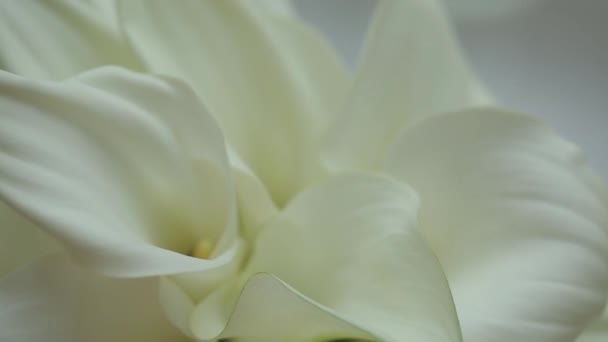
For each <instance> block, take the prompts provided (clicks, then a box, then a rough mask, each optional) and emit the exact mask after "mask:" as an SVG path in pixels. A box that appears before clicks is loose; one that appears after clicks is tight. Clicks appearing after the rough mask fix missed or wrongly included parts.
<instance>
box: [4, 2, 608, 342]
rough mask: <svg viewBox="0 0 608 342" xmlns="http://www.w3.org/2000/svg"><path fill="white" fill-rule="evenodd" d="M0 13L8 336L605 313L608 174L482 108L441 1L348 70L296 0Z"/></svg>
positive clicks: (212, 335) (436, 336)
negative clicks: (298, 12) (300, 14)
mask: <svg viewBox="0 0 608 342" xmlns="http://www.w3.org/2000/svg"><path fill="white" fill-rule="evenodd" d="M0 9H4V11H0V18H2V19H3V20H2V22H1V23H0V28H2V30H0V46H2V47H3V48H4V47H9V49H8V50H6V51H8V52H4V51H5V50H4V49H3V50H2V52H0V68H3V69H6V70H7V71H9V72H0V198H1V199H2V200H3V201H4V203H3V204H2V205H1V206H0V224H1V225H0V248H2V253H3V255H4V254H6V255H7V257H6V258H4V257H3V259H2V260H1V262H0V340H10V341H16V342H34V341H36V342H37V341H40V340H45V341H51V342H59V341H68V342H77V341H93V342H95V341H108V340H111V341H118V342H123V341H124V342H127V341H128V342H133V341H153V342H154V341H158V342H163V341H166V342H169V341H172V342H175V341H226V340H231V339H235V340H238V341H251V342H259V341H266V342H268V341H270V342H273V341H277V342H279V341H336V340H361V341H395V342H401V341H410V340H411V341H421V342H440V341H441V342H461V341H471V342H487V341H496V342H507V341H515V340H517V341H537V342H545V341H546V342H571V341H574V340H575V339H576V338H577V336H579V334H581V332H582V331H583V329H584V328H585V327H586V326H587V325H588V324H589V323H590V322H592V321H593V320H594V319H595V318H596V317H598V316H600V314H601V312H602V310H603V305H604V303H605V302H606V298H607V295H608V231H607V229H608V213H607V210H608V209H607V206H608V192H607V191H606V187H605V185H604V183H603V182H602V181H600V180H599V179H598V178H597V177H596V176H595V175H594V174H593V172H592V171H591V170H590V169H589V167H588V166H587V165H586V163H585V161H584V159H583V158H582V157H581V154H580V152H579V151H578V150H577V149H576V148H575V147H573V146H572V145H571V144H569V143H567V142H565V141H564V140H562V139H561V138H559V137H558V136H557V135H556V134H555V133H554V132H552V131H551V130H550V129H548V128H546V127H545V126H544V125H543V124H542V123H540V122H539V121H537V120H534V119H531V118H530V117H528V116H525V115H522V114H517V113H511V112H508V111H504V110H499V109H495V108H492V107H479V105H484V104H488V102H489V98H488V96H487V95H486V94H485V91H484V90H483V88H482V87H481V86H480V85H479V83H478V82H477V81H476V80H475V78H474V76H472V75H471V74H470V72H469V71H468V68H467V66H466V65H465V63H464V61H463V59H462V57H461V55H460V52H459V51H458V49H457V46H456V44H455V43H454V41H453V39H452V37H451V33H450V30H449V25H448V24H447V22H446V21H445V18H444V15H443V13H442V11H441V8H440V6H439V5H438V4H437V3H436V2H435V1H425V0H402V1H385V2H383V3H382V4H381V5H380V7H379V8H378V10H377V13H376V16H375V19H374V22H373V23H372V27H371V29H370V34H369V37H368V41H367V45H366V48H365V51H364V56H363V58H362V62H361V65H360V66H359V69H358V70H357V71H356V74H355V75H354V77H353V80H354V81H351V77H350V75H348V73H347V72H346V71H345V70H344V68H343V67H342V66H341V64H340V62H339V61H338V60H337V59H336V58H335V55H334V53H333V51H332V50H331V49H330V48H329V47H328V46H327V44H326V43H325V42H324V41H323V40H322V39H321V38H320V37H319V36H318V35H317V34H315V33H314V32H313V31H312V30H310V29H309V28H308V27H306V25H304V24H303V23H302V22H300V21H298V19H297V18H296V17H295V16H294V15H293V13H292V9H291V7H290V6H289V4H288V3H287V2H284V1H263V2H259V3H257V2H256V3H255V4H253V2H248V1H237V0H226V1H211V0H183V1H179V2H166V1H156V0H150V1H139V0H124V1H117V2H116V3H114V2H101V1H99V2H98V1H94V0H90V1H86V2H75V1H64V2H61V1H58V2H24V3H21V2H6V3H2V4H0ZM96 13H98V14H99V15H98V16H94V14H96ZM27 18H36V21H35V25H34V26H27V25H29V24H28V20H26V19H27ZM4 19H6V20H4ZM406 19H407V20H406ZM49 36H57V37H62V38H65V40H62V42H60V47H61V48H58V49H55V50H53V51H52V54H50V55H49V58H48V59H44V58H40V57H41V56H39V55H32V54H31V52H32V51H34V49H36V48H39V47H40V46H43V44H45V42H46V41H47V39H48V37H49ZM17 37H22V39H17ZM69 51H76V52H75V53H72V54H70V53H69ZM107 64H119V65H120V66H122V67H107V66H106V67H102V68H96V67H97V66H100V65H107ZM91 68H96V69H92V70H89V71H86V72H84V73H81V72H82V71H83V70H87V69H91ZM49 79H50V80H49ZM603 322H604V321H602V319H600V320H599V321H595V323H592V325H591V326H590V327H589V330H587V331H585V332H583V334H582V335H581V336H580V338H579V340H578V341H580V342H596V341H600V340H603V339H605V338H606V337H607V335H606V331H605V325H604V323H603Z"/></svg>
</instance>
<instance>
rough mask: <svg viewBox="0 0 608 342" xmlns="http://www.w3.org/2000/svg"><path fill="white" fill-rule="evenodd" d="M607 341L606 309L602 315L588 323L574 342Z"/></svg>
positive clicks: (607, 320)
mask: <svg viewBox="0 0 608 342" xmlns="http://www.w3.org/2000/svg"><path fill="white" fill-rule="evenodd" d="M605 341H608V309H606V310H604V315H602V317H600V318H599V319H598V320H596V321H594V322H593V323H591V325H589V326H588V327H587V328H586V329H585V331H583V333H582V334H581V336H580V337H579V338H578V339H577V340H576V342H605Z"/></svg>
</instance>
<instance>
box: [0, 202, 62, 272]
mask: <svg viewBox="0 0 608 342" xmlns="http://www.w3.org/2000/svg"><path fill="white" fill-rule="evenodd" d="M58 250H60V247H59V246H58V245H57V243H56V241H54V240H53V239H52V238H51V237H49V236H48V234H46V233H45V232H44V231H43V230H41V229H40V228H39V227H36V225H34V224H33V223H32V222H30V221H29V220H28V219H27V218H25V217H24V216H23V215H21V214H20V213H18V212H17V211H16V210H14V209H13V208H11V207H9V206H8V205H6V203H3V202H0V278H1V277H2V276H4V275H5V274H7V273H9V272H11V271H14V270H15V269H17V268H18V267H20V266H22V265H25V264H26V263H28V262H30V261H32V260H34V259H36V258H37V257H39V256H42V255H45V254H49V253H53V252H55V251H58Z"/></svg>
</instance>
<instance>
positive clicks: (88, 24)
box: [0, 0, 142, 79]
mask: <svg viewBox="0 0 608 342" xmlns="http://www.w3.org/2000/svg"><path fill="white" fill-rule="evenodd" d="M112 3H113V2H111V1H103V0H86V1H83V0H61V1H1V2H0V46H2V51H0V69H4V70H7V71H10V72H13V73H17V74H21V75H24V76H28V77H34V78H44V79H63V78H66V77H70V76H74V75H76V74H78V73H80V72H82V71H85V70H88V69H91V68H94V67H97V66H101V65H108V64H116V65H123V66H125V67H128V68H131V69H136V70H141V68H142V65H141V63H140V61H139V60H138V58H137V57H136V56H135V54H134V53H133V51H132V50H131V48H130V47H129V46H128V45H127V43H126V40H125V39H124V38H123V37H121V36H120V34H119V33H118V25H117V22H116V18H115V17H113V15H114V13H113V8H112V6H111V5H110V4H112Z"/></svg>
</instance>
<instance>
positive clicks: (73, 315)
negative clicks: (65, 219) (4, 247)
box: [0, 255, 189, 342]
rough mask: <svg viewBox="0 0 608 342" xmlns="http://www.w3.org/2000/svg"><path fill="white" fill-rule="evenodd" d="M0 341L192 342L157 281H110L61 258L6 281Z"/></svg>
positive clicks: (1, 287) (0, 286) (0, 288)
mask: <svg viewBox="0 0 608 342" xmlns="http://www.w3.org/2000/svg"><path fill="white" fill-rule="evenodd" d="M0 340H1V341H10V342H40V341H45V342H82V341H87V342H102V341H103V342H107V341H116V342H134V341H146V342H186V341H189V339H187V338H185V336H183V335H182V334H181V333H179V332H178V331H177V330H176V329H175V328H174V327H173V326H172V325H171V324H170V322H169V321H168V320H167V319H166V318H165V315H164V313H163V312H162V310H161V308H160V305H159V303H158V280H157V279H155V278H147V279H135V280H131V279H128V280H125V279H112V278H106V277H103V276H100V275H96V274H93V273H92V272H90V271H85V270H83V269H80V268H78V267H77V266H75V265H74V264H73V263H72V262H70V261H69V259H67V258H66V257H65V256H61V255H55V256H53V257H48V258H44V259H41V260H39V261H37V262H36V263H33V264H31V265H29V266H28V267H26V268H24V269H21V270H19V271H17V272H15V273H13V274H11V275H9V276H8V277H6V278H4V279H2V280H0Z"/></svg>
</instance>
